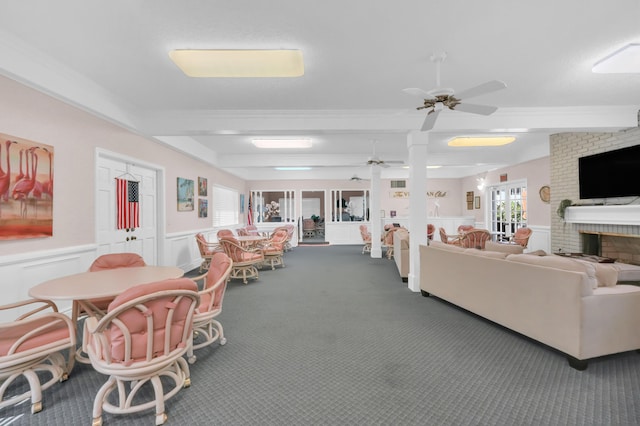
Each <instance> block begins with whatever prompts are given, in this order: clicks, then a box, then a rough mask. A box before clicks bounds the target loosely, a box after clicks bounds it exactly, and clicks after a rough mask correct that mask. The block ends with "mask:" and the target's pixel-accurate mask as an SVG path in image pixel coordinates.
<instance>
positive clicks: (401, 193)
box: [390, 191, 409, 198]
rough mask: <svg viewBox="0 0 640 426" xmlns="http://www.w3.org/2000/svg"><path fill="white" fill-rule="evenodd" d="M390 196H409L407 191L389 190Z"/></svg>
mask: <svg viewBox="0 0 640 426" xmlns="http://www.w3.org/2000/svg"><path fill="white" fill-rule="evenodd" d="M390 195H391V198H409V191H391V194H390Z"/></svg>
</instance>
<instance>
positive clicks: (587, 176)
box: [578, 145, 640, 199]
mask: <svg viewBox="0 0 640 426" xmlns="http://www.w3.org/2000/svg"><path fill="white" fill-rule="evenodd" d="M578 168H579V184H580V198H581V199H593V198H612V197H629V196H638V195H640V145H634V146H630V147H628V148H622V149H616V150H613V151H607V152H603V153H600V154H595V155H588V156H586V157H581V158H579V159H578Z"/></svg>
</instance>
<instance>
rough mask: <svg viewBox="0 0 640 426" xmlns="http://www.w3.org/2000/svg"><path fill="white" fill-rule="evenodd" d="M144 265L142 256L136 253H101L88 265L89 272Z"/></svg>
mask: <svg viewBox="0 0 640 426" xmlns="http://www.w3.org/2000/svg"><path fill="white" fill-rule="evenodd" d="M136 266H146V263H145V261H144V259H143V258H142V256H140V255H139V254H137V253H111V254H103V255H102V256H99V257H98V258H96V260H94V261H93V263H92V264H91V266H90V267H89V272H96V271H104V270H107V269H117V268H133V267H136Z"/></svg>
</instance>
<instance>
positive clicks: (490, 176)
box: [461, 156, 551, 226]
mask: <svg viewBox="0 0 640 426" xmlns="http://www.w3.org/2000/svg"><path fill="white" fill-rule="evenodd" d="M550 164H551V162H550V157H548V156H547V157H543V158H539V159H537V160H531V161H527V162H525V163H520V164H516V165H514V166H511V167H505V168H503V169H498V170H494V171H491V172H489V173H487V177H486V184H487V186H491V185H495V184H498V183H500V175H501V174H504V173H506V174H507V178H508V182H513V181H516V180H521V179H524V180H526V183H527V190H528V194H527V209H528V223H529V224H530V225H536V226H551V207H550V204H549V203H544V202H542V200H540V196H539V194H538V191H539V190H540V187H542V186H544V185H549V181H550V176H551V171H550V170H551V169H550V167H551V166H550ZM476 178H478V176H470V177H466V178H464V179H463V180H462V189H461V191H462V193H463V194H464V193H466V191H474V193H475V195H480V196H481V206H482V208H481V209H479V210H473V211H472V210H466V208H465V211H464V212H463V214H473V215H474V216H475V218H476V222H483V221H484V208H485V206H486V205H487V204H486V203H487V199H486V196H485V195H486V194H485V193H484V192H480V191H478V188H476V186H477V184H478V182H477V181H476ZM465 212H468V213H465Z"/></svg>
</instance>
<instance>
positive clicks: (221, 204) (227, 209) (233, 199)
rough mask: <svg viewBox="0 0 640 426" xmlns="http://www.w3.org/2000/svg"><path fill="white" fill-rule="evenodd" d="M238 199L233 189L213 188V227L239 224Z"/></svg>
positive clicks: (236, 192)
mask: <svg viewBox="0 0 640 426" xmlns="http://www.w3.org/2000/svg"><path fill="white" fill-rule="evenodd" d="M239 206H240V197H239V196H238V191H236V190H235V189H228V188H223V187H220V186H214V187H213V212H212V215H211V216H212V217H213V226H230V225H236V224H237V223H239V220H238V218H239V216H238V210H239Z"/></svg>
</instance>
